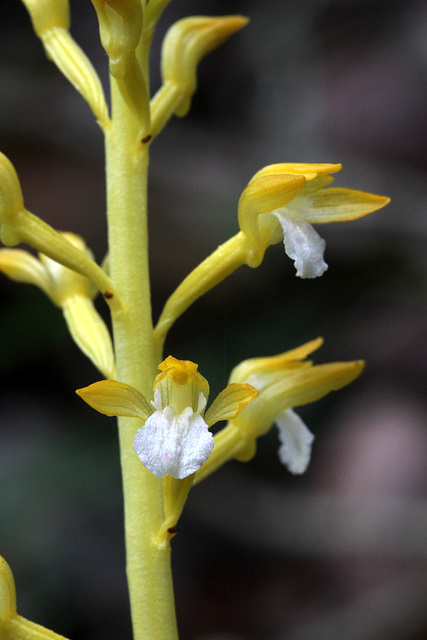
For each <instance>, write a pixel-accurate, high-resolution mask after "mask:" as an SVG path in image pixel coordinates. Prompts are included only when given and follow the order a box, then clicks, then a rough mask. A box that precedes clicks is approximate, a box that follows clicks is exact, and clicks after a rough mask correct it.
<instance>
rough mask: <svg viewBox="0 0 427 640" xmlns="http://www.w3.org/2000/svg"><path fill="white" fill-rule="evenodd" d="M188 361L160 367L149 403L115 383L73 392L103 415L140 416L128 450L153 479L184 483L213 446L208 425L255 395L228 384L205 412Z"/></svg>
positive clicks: (201, 386)
mask: <svg viewBox="0 0 427 640" xmlns="http://www.w3.org/2000/svg"><path fill="white" fill-rule="evenodd" d="M197 368H198V365H197V364H194V363H193V362H190V361H189V360H177V359H176V358H173V357H172V356H169V357H168V358H166V360H164V361H163V362H162V363H161V364H160V365H159V369H160V371H161V373H159V374H158V376H157V377H156V379H155V381H154V387H153V393H154V400H153V401H152V402H151V406H150V404H149V403H148V402H147V400H146V399H145V397H144V396H143V395H142V393H140V392H139V391H138V390H137V389H134V388H133V387H130V386H129V385H126V384H123V383H121V382H117V381H115V380H104V381H101V382H95V383H94V384H92V385H90V386H89V387H85V388H84V389H79V390H78V391H77V394H78V395H79V396H80V397H81V398H82V399H83V400H84V401H85V402H87V403H88V404H89V405H90V406H91V407H93V408H94V409H96V410H97V411H100V412H101V413H104V414H106V415H108V416H128V417H137V418H141V419H142V420H143V421H144V424H143V426H142V427H141V428H140V429H138V431H137V433H136V435H135V438H134V443H133V447H134V449H135V452H136V454H137V455H138V457H139V458H140V460H141V462H142V463H143V464H144V466H145V467H146V468H147V469H149V471H151V472H152V473H153V474H154V475H155V476H156V477H158V478H163V477H165V476H168V475H170V476H172V477H173V478H176V479H183V478H186V477H188V476H190V475H191V474H193V473H194V472H195V471H197V469H199V468H200V467H201V466H202V464H203V463H204V462H205V461H206V460H207V459H208V457H209V456H210V454H211V453H212V449H213V446H214V440H213V436H212V434H211V433H210V431H209V427H211V426H212V425H214V424H215V423H216V422H218V421H220V420H229V419H232V418H234V417H236V416H237V415H238V414H239V413H240V411H241V410H242V409H243V407H244V406H246V405H247V404H248V403H249V402H251V400H253V399H254V398H255V397H256V396H257V395H258V391H257V390H256V389H254V388H253V387H252V386H250V385H248V384H238V383H233V384H229V385H228V386H227V387H226V388H225V389H224V390H223V391H222V392H221V393H220V394H219V395H218V396H217V397H216V399H215V400H214V401H213V403H212V404H211V406H210V407H209V409H208V410H207V411H206V413H205V407H206V404H207V400H208V396H209V384H208V382H207V380H206V379H205V378H204V377H203V376H202V375H201V374H200V373H199V372H198V371H197Z"/></svg>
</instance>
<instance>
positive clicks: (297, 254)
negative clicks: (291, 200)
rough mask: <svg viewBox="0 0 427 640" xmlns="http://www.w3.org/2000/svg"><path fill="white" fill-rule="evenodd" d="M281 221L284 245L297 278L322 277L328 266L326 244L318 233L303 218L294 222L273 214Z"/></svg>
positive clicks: (277, 213)
mask: <svg viewBox="0 0 427 640" xmlns="http://www.w3.org/2000/svg"><path fill="white" fill-rule="evenodd" d="M272 213H273V214H274V215H275V216H276V217H277V218H278V220H279V222H280V224H281V226H282V229H283V244H284V245H285V251H286V254H287V255H288V256H289V257H290V258H291V260H293V261H294V264H295V268H296V270H297V276H299V277H300V278H317V277H319V276H321V275H322V274H323V273H324V272H325V271H326V269H327V268H328V265H327V264H326V262H325V261H324V259H323V254H324V252H325V246H326V242H325V241H324V240H323V238H321V237H320V236H319V234H318V233H317V231H315V229H314V228H313V227H312V226H311V224H309V223H308V222H306V221H305V220H303V219H302V218H301V219H299V220H293V219H292V218H289V217H287V216H283V215H281V214H280V213H279V212H278V211H273V212H272Z"/></svg>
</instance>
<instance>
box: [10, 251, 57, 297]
mask: <svg viewBox="0 0 427 640" xmlns="http://www.w3.org/2000/svg"><path fill="white" fill-rule="evenodd" d="M0 271H2V272H3V273H4V274H5V275H6V276H7V277H8V278H10V279H11V280H15V281H16V282H25V283H27V284H34V285H36V286H37V287H39V288H40V289H42V291H44V292H45V293H46V295H48V296H49V297H50V296H51V294H52V285H53V283H52V280H51V278H50V276H49V274H48V272H47V270H46V269H45V267H44V266H43V265H42V264H41V262H40V261H39V260H37V258H35V257H34V256H33V255H31V253H28V251H23V250H21V249H0Z"/></svg>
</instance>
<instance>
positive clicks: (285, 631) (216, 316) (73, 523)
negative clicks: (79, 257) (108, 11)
mask: <svg viewBox="0 0 427 640" xmlns="http://www.w3.org/2000/svg"><path fill="white" fill-rule="evenodd" d="M71 9H72V19H73V22H72V33H73V35H74V37H75V38H76V40H77V41H78V42H79V44H80V45H81V46H82V47H83V48H84V50H85V51H86V52H87V53H88V55H89V56H90V57H91V59H92V61H93V62H94V64H95V66H96V68H97V69H98V71H99V73H100V75H101V77H102V80H103V82H104V86H105V87H106V90H107V82H108V78H107V64H106V56H105V54H104V51H103V49H102V48H101V46H100V45H99V42H98V40H99V38H98V32H97V25H96V20H95V12H94V10H93V7H92V5H91V3H90V2H89V1H88V2H77V1H74V2H73V0H72V1H71ZM2 12H3V15H2V18H1V20H0V149H1V150H2V151H3V152H4V153H6V154H7V155H8V156H9V157H10V159H11V160H12V162H13V163H14V164H15V166H16V168H17V171H18V174H19V176H20V179H21V183H22V187H23V192H24V196H25V201H26V206H27V207H28V208H29V209H30V210H31V211H33V212H34V213H37V214H38V215H40V216H41V217H43V218H44V219H45V220H47V221H48V222H49V223H51V224H53V225H54V226H55V227H56V228H58V229H61V230H70V231H73V232H76V233H79V234H80V235H82V236H84V237H85V238H86V240H87V242H88V244H89V246H90V247H91V248H92V249H93V251H94V252H95V255H96V257H97V258H98V260H102V257H103V255H104V253H105V251H106V230H105V218H104V211H105V196H104V175H103V162H104V160H103V141H102V136H101V133H100V131H99V130H98V128H97V126H96V124H95V123H94V121H93V118H92V116H91V113H90V111H89V109H88V107H87V106H86V104H85V103H84V101H83V100H82V99H81V98H80V96H79V95H78V94H77V93H75V92H74V90H73V89H72V88H71V87H70V86H68V84H67V82H66V81H65V80H64V79H63V78H62V77H61V76H60V74H59V72H57V70H56V68H55V67H54V66H53V65H52V64H51V63H49V62H48V61H46V59H45V57H44V53H43V49H42V47H41V45H40V43H39V41H38V40H37V38H36V37H35V36H34V34H33V32H32V29H31V26H30V21H29V18H28V15H27V14H26V11H25V9H24V7H23V5H21V3H20V2H18V1H16V2H10V3H8V6H7V13H6V9H5V7H3V9H2ZM197 13H199V14H200V13H203V14H212V15H222V14H231V13H243V14H244V15H247V16H249V17H250V18H251V22H250V24H249V26H248V27H247V28H246V29H245V30H244V31H242V32H240V33H238V34H237V35H235V36H234V37H233V38H232V39H231V40H230V41H229V42H228V43H226V44H225V45H224V46H223V47H222V48H221V49H219V50H217V51H216V52H214V53H212V54H210V56H209V57H208V58H206V60H205V61H204V62H203V63H202V65H201V67H200V72H199V89H198V92H197V94H196V96H195V98H194V101H193V109H192V111H191V113H190V115H189V116H188V117H187V118H185V119H184V120H178V119H174V120H173V121H172V122H171V123H170V124H169V125H168V127H167V129H166V130H165V131H164V133H163V134H162V136H161V137H160V138H159V139H158V140H157V141H156V142H155V144H154V145H153V147H152V162H151V192H150V214H151V218H150V231H151V235H150V241H151V270H152V282H153V312H154V314H155V316H156V317H157V316H158V314H159V313H160V310H161V308H162V305H163V304H164V301H165V300H166V298H167V296H168V295H169V294H170V293H171V292H172V291H173V289H174V288H175V287H176V285H177V284H178V283H179V282H180V281H181V279H182V278H183V277H184V276H185V275H186V274H187V273H188V272H189V271H190V270H191V269H192V268H193V267H194V266H196V265H197V264H198V262H200V260H202V259H203V258H204V257H205V256H206V255H207V254H208V253H209V252H211V251H212V250H213V249H214V248H215V247H216V246H217V245H218V244H219V243H221V242H223V241H225V240H226V239H227V238H228V237H229V236H230V235H232V234H234V233H235V232H236V231H237V229H238V226H237V215H236V212H237V201H238V198H239V196H240V193H241V192H242V190H243V189H244V187H245V186H246V184H247V182H248V180H249V179H250V178H251V176H252V175H253V174H254V173H255V172H256V171H257V170H258V169H260V168H261V167H262V166H264V165H266V164H270V163H274V162H342V164H343V167H344V168H343V170H342V172H341V173H340V174H338V176H337V182H336V184H337V185H338V186H347V187H352V188H357V189H361V190H366V191H371V192H374V193H379V194H384V195H388V196H390V197H391V198H392V203H391V205H389V206H388V207H387V208H386V209H384V210H382V211H379V212H377V213H374V214H372V215H371V216H368V217H367V218H363V219H361V220H359V221H355V222H352V223H348V224H345V225H339V224H338V225H327V226H322V228H321V229H320V232H321V234H322V235H323V237H325V238H326V239H327V253H326V261H327V262H328V264H329V270H328V272H327V273H326V274H325V275H324V276H323V277H322V278H321V279H318V280H315V281H304V280H299V279H297V278H295V277H294V269H293V265H292V263H291V261H290V260H289V259H288V258H287V257H286V256H285V255H284V253H283V248H282V246H281V245H277V246H275V247H272V248H271V249H270V250H269V251H268V253H267V255H266V258H265V260H264V263H263V264H262V266H261V267H260V268H259V269H257V270H254V271H252V270H250V269H249V268H246V267H244V268H242V269H241V270H240V271H239V272H238V273H236V274H235V275H233V276H232V277H230V278H229V279H228V280H227V281H226V282H225V283H223V284H222V285H220V286H219V287H218V288H217V289H215V290H214V291H213V292H211V293H209V294H208V295H206V296H205V297H204V298H203V299H201V300H200V301H198V302H197V303H196V304H195V305H194V306H193V307H192V308H191V309H190V310H189V311H188V312H187V313H186V314H185V315H184V316H183V317H182V318H181V319H180V320H179V321H178V322H177V324H176V326H175V327H174V329H173V330H172V332H171V334H170V337H169V339H168V343H167V353H172V354H173V355H174V356H176V357H178V358H186V359H191V360H194V361H196V362H198V363H199V365H200V370H201V372H202V373H203V374H204V375H205V376H206V377H207V378H208V379H209V381H210V383H211V388H212V397H214V395H215V394H216V393H217V392H218V391H219V390H220V389H221V388H222V387H223V386H224V385H225V384H226V382H227V379H228V375H229V373H230V370H231V368H232V367H233V366H234V365H235V364H237V363H238V362H240V361H241V360H242V359H245V358H248V357H254V356H261V355H273V354H275V353H279V352H280V351H285V350H287V349H290V348H293V347H295V346H298V345H299V344H302V343H303V342H305V341H307V340H310V339H312V338H314V337H317V336H318V335H322V336H324V338H325V345H324V346H323V347H322V350H321V351H320V352H319V353H318V354H315V361H316V362H317V363H320V362H328V361H333V360H348V359H357V358H365V359H366V361H367V368H366V371H365V372H364V374H363V376H362V378H361V379H360V380H358V381H357V382H355V383H354V384H353V385H352V386H351V387H349V388H347V389H344V390H342V391H340V392H339V393H337V394H333V396H332V397H331V396H329V397H328V398H326V399H324V400H323V401H321V402H318V403H316V404H315V405H311V406H307V407H303V408H302V409H301V410H300V411H299V413H300V414H301V416H302V417H303V418H304V420H305V421H306V422H307V424H308V426H309V427H310V429H311V430H312V431H313V432H314V433H315V435H316V440H315V443H314V450H313V460H312V464H311V466H310V468H309V470H308V472H307V473H306V474H305V475H304V476H302V477H292V476H291V475H290V474H288V473H287V472H286V470H285V469H284V468H282V467H281V466H280V464H279V462H278V458H277V455H276V450H277V447H278V442H277V436H276V433H275V430H274V429H273V430H272V431H271V433H270V434H269V435H268V436H266V437H264V438H263V439H262V440H261V441H260V443H259V451H258V455H257V456H256V458H255V459H254V460H253V461H251V462H250V463H248V464H245V465H243V464H239V463H230V464H229V465H228V466H227V467H226V468H224V469H223V470H222V471H221V472H220V473H218V474H216V475H215V477H213V478H211V479H209V480H207V481H206V482H205V483H203V485H201V486H199V487H197V488H195V489H194V490H193V492H192V493H191V495H190V499H189V502H188V506H187V507H186V510H185V513H184V516H183V517H182V520H181V522H180V526H179V534H178V536H177V537H176V538H175V539H174V540H173V556H174V573H175V579H176V599H177V609H178V620H179V626H180V630H181V638H182V640H311V639H313V640H314V639H316V640H323V639H326V638H328V639H331V638H334V639H335V638H337V639H338V638H340V639H341V638H345V639H346V640H365V639H366V640H419V639H422V638H427V608H426V593H427V571H426V559H427V542H426V532H427V505H426V475H427V472H426V459H427V428H426V417H427V402H426V395H425V390H426V388H427V347H426V338H427V305H426V295H427V252H426V249H425V246H426V238H427V216H426V212H427V182H426V168H427V157H426V153H425V147H426V140H427V127H426V117H425V114H426V95H427V6H426V4H425V2H422V0H394V1H393V0H387V1H385V0H384V1H381V0H380V1H378V0H364V1H354V0H335V1H331V0H299V1H298V2H297V1H295V0H289V1H287V2H283V1H281V0H280V1H279V0H268V2H263V3H260V2H255V0H247V2H241V1H238V0H231V1H230V0H229V1H228V2H225V1H224V0H222V1H219V0H211V1H209V0H205V1H204V2H200V1H199V2H196V1H195V0H174V2H172V3H171V6H170V7H169V8H168V9H167V11H166V12H165V15H164V18H163V19H162V23H161V25H160V27H159V33H158V37H157V39H156V40H155V44H154V49H153V56H152V80H153V83H152V84H153V87H152V88H153V90H156V89H157V87H158V86H159V83H160V77H159V72H158V61H159V52H160V44H161V36H162V35H163V34H164V32H165V30H166V29H167V27H168V26H169V25H170V24H171V23H172V22H173V21H174V20H176V19H178V18H180V17H183V16H187V15H192V14H197ZM177 238H179V241H177ZM0 287H1V294H0V305H1V308H0V345H1V346H0V348H1V358H0V391H1V397H0V402H1V404H0V406H1V416H2V418H1V427H0V554H1V555H3V556H4V557H5V558H6V560H7V561H8V562H9V564H10V565H11V567H12V570H13V572H14V575H15V579H16V583H17V597H18V611H19V613H21V615H24V616H26V617H28V618H30V619H32V620H34V621H37V622H40V623H42V624H45V625H46V626H48V627H50V628H53V629H55V630H56V631H57V632H59V633H63V634H64V635H66V636H68V637H70V638H73V639H74V640H89V639H90V640H100V639H101V638H102V639H103V640H113V639H116V638H121V639H122V640H126V639H130V637H131V630H130V624H129V615H128V601H127V591H126V583H125V575H124V549H123V533H122V502H121V489H120V470H119V462H118V449H117V441H116V433H115V428H114V422H113V420H109V419H107V418H104V417H101V416H99V415H98V414H95V413H94V412H91V411H89V410H88V408H87V407H86V406H83V405H82V403H81V401H80V400H79V399H78V398H77V397H76V396H75V395H74V389H76V388H77V387H81V386H84V385H86V384H89V383H91V382H93V381H94V380H95V379H97V378H98V375H97V373H96V372H95V370H94V369H93V367H92V366H91V365H90V364H88V363H87V362H86V361H85V360H84V358H83V356H81V355H80V353H79V352H78V351H77V349H76V348H75V347H74V345H73V344H72V343H71V340H70V339H69V337H68V335H67V331H66V328H65V325H64V323H63V320H62V317H61V314H60V312H59V311H58V310H57V309H55V308H53V306H52V305H51V304H50V302H49V301H48V300H47V299H46V298H45V297H43V294H42V293H41V292H39V291H38V290H35V289H33V288H31V287H29V286H26V285H18V284H16V283H11V282H9V281H7V280H6V278H1V279H0ZM101 302H102V301H101ZM99 308H100V310H103V306H102V304H100V307H99ZM103 312H105V310H103Z"/></svg>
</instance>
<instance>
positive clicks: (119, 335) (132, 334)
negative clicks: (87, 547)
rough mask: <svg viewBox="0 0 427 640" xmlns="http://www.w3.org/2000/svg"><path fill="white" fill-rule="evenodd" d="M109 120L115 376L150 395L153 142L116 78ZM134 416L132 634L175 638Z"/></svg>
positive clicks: (129, 510)
mask: <svg viewBox="0 0 427 640" xmlns="http://www.w3.org/2000/svg"><path fill="white" fill-rule="evenodd" d="M111 93H112V107H113V108H112V126H111V128H110V129H109V131H108V132H107V134H106V171H107V216H108V227H109V231H108V233H109V264H110V273H111V278H112V280H113V282H114V284H115V286H116V287H117V290H118V291H120V296H121V301H122V307H121V309H114V310H112V321H113V330H114V339H115V351H116V364H117V374H118V379H119V380H120V381H122V382H125V383H126V384H129V385H131V386H133V387H135V388H137V389H138V390H140V391H141V392H142V393H143V394H144V395H145V396H146V397H147V398H150V397H151V395H152V386H153V379H154V375H155V370H156V367H157V364H158V362H157V361H156V356H155V353H154V348H153V330H152V319H151V302H150V285H149V274H148V237H147V171H148V150H146V151H145V153H139V154H138V155H135V142H136V139H137V137H136V136H137V134H138V131H137V128H138V125H137V123H136V120H135V118H134V117H133V115H132V113H131V111H130V110H129V108H128V106H127V105H126V104H125V102H124V100H123V97H122V95H121V93H120V91H119V89H118V87H117V84H116V82H115V80H114V79H112V87H111ZM138 425H139V423H138V420H136V419H135V418H120V419H119V440H120V451H121V465H122V475H123V493H124V508H125V537H126V565H127V578H128V586H129V595H130V605H131V615H132V624H133V630H134V640H175V639H176V638H177V629H176V620H175V611H174V596H173V586H172V576H171V567H170V548H169V546H167V547H165V548H160V547H159V545H158V544H156V542H155V535H156V533H157V532H158V530H159V529H160V527H161V525H162V523H163V521H164V512H163V490H162V482H161V480H159V479H157V478H156V477H155V476H154V475H153V474H152V473H150V472H149V471H147V470H146V469H145V468H144V466H143V465H142V463H141V462H140V460H139V459H138V457H137V456H136V454H135V452H134V450H133V448H132V442H133V437H134V435H135V433H136V430H137V428H138Z"/></svg>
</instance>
